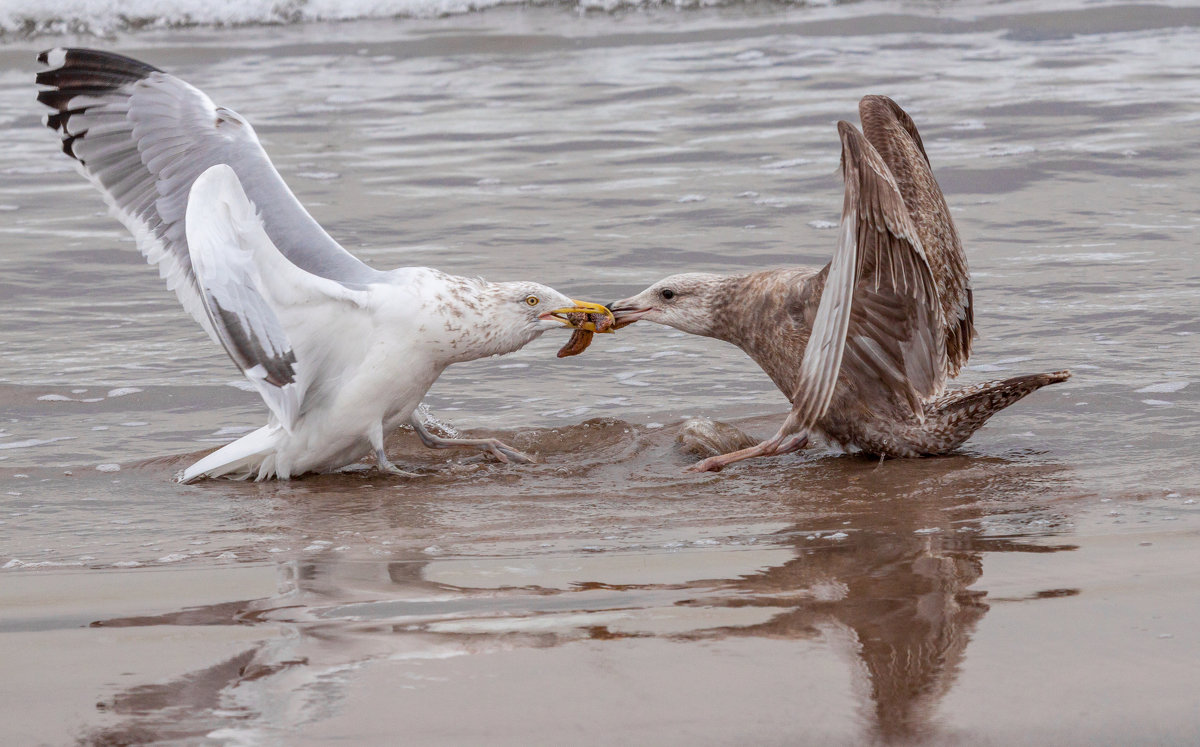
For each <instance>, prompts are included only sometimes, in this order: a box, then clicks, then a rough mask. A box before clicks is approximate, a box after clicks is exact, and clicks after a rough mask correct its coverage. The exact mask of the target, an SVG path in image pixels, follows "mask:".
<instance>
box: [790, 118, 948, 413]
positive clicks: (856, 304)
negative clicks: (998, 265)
mask: <svg viewBox="0 0 1200 747" xmlns="http://www.w3.org/2000/svg"><path fill="white" fill-rule="evenodd" d="M838 133H839V134H840V135H841V139H842V175H843V179H844V181H845V184H846V192H845V199H844V202H843V205H842V223H841V230H840V231H839V236H838V247H837V250H836V252H835V253H834V256H833V260H832V261H831V262H830V264H829V266H828V268H827V269H826V271H825V272H826V277H825V285H824V289H823V291H822V293H821V300H820V302H819V305H818V307H817V315H816V319H815V321H814V323H813V329H812V334H811V336H810V337H809V341H808V344H807V346H806V347H805V350H804V358H803V360H802V362H801V366H800V381H799V385H798V386H797V388H796V392H795V394H794V396H793V397H792V414H791V416H790V417H789V426H790V427H789V428H788V430H789V431H791V432H797V431H800V430H805V431H807V430H810V429H812V428H813V427H814V426H815V425H816V424H817V421H819V420H820V419H821V418H822V417H823V416H824V415H825V412H826V410H827V409H828V408H829V405H830V403H831V402H832V401H833V399H834V396H835V394H836V395H837V396H838V398H839V399H840V400H842V401H848V400H853V401H855V402H856V403H857V404H858V405H859V406H861V407H864V408H876V407H886V406H888V405H889V404H890V403H896V402H899V403H902V404H903V405H907V406H908V407H910V408H911V410H912V414H913V415H914V416H915V417H917V418H920V417H921V415H922V412H923V407H922V399H923V398H925V397H928V396H930V395H932V394H934V393H936V392H938V391H940V390H941V388H942V387H943V386H944V383H945V377H946V349H945V340H944V338H943V336H942V334H941V330H940V321H941V309H940V306H939V301H938V292H937V286H936V284H935V281H934V278H933V274H932V272H931V270H930V266H929V261H928V259H927V257H926V256H925V252H924V250H923V248H922V244H921V241H920V239H919V238H918V233H917V229H916V227H915V226H914V224H913V221H912V219H911V217H910V216H909V213H908V210H907V208H906V207H905V203H904V200H903V198H902V197H901V194H900V189H899V187H898V186H897V184H896V181H895V179H894V178H893V177H892V175H891V172H890V171H889V170H888V168H887V165H886V164H885V163H884V161H883V159H882V158H881V157H880V155H879V153H878V152H877V151H876V150H875V148H874V147H873V146H872V145H871V143H870V142H868V141H867V139H866V138H865V137H864V136H863V135H862V133H860V132H859V131H858V130H857V129H856V128H855V127H854V125H852V124H850V123H849V122H839V123H838Z"/></svg>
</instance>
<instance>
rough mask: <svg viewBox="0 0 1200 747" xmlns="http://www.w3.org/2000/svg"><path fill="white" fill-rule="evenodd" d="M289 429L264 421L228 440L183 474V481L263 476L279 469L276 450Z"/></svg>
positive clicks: (181, 476) (181, 478)
mask: <svg viewBox="0 0 1200 747" xmlns="http://www.w3.org/2000/svg"><path fill="white" fill-rule="evenodd" d="M286 435H287V432H286V431H285V430H284V429H283V428H282V427H280V426H279V425H278V424H275V425H264V426H263V427H262V428H259V429H258V430H256V431H252V432H251V433H247V434H246V435H244V436H242V437H241V438H239V439H238V440H236V441H234V442H233V443H231V444H226V445H225V446H222V447H221V448H219V449H217V450H216V451H214V452H213V453H211V454H209V455H208V456H206V457H204V458H203V459H201V460H200V461H198V462H196V463H195V464H193V465H192V466H191V467H188V468H187V469H185V470H184V471H183V472H182V473H181V474H180V475H179V481H180V482H184V483H186V482H192V481H194V480H199V479H200V478H202V477H221V476H225V475H227V476H229V477H235V478H241V479H243V480H245V479H250V478H254V479H258V480H262V479H265V478H267V477H270V476H271V475H272V474H274V472H275V450H276V449H277V448H278V447H279V442H280V439H282V438H283V437H285V436H286Z"/></svg>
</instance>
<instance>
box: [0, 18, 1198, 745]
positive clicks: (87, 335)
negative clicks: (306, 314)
mask: <svg viewBox="0 0 1200 747" xmlns="http://www.w3.org/2000/svg"><path fill="white" fill-rule="evenodd" d="M181 2H182V0H181ZM31 7H32V6H31ZM172 7H174V6H172ZM247 7H248V8H252V7H257V6H252V5H248V6H247ZM442 10H443V11H445V12H444V13H433V14H432V16H430V14H429V13H423V14H417V15H424V16H428V17H412V14H408V15H404V16H401V17H386V18H369V19H358V20H346V21H340V22H337V21H329V20H320V19H319V18H315V17H309V16H304V15H303V13H302V14H301V15H300V16H298V17H297V18H296V19H293V20H294V21H295V22H288V23H282V22H278V21H280V19H278V18H273V17H268V16H264V17H263V18H261V19H259V20H265V21H272V22H273V25H263V24H261V23H248V24H245V25H229V26H212V25H180V26H176V25H172V24H173V22H170V23H168V22H165V21H164V22H163V23H161V24H157V25H156V24H150V25H149V26H147V27H144V28H137V29H134V28H129V27H123V26H121V25H120V23H117V25H116V26H115V27H112V28H108V27H104V26H103V24H101V27H100V28H99V30H101V31H102V32H103V35H101V36H96V35H91V34H83V33H59V32H57V31H55V28H56V27H54V26H53V24H47V25H46V26H45V28H43V29H42V30H43V31H47V32H53V33H41V34H38V35H30V34H29V33H21V32H20V30H19V29H17V27H16V26H10V25H7V24H9V22H10V21H11V18H10V16H5V15H3V14H0V28H2V29H3V30H4V34H3V35H2V36H0V103H2V104H3V107H2V108H0V112H3V114H0V133H2V134H3V137H4V139H5V141H6V142H7V143H8V147H6V148H3V149H0V229H2V230H3V241H2V242H0V351H3V364H2V365H0V683H3V684H0V703H2V704H3V705H0V721H2V722H3V724H4V726H3V727H0V734H2V735H3V739H0V741H2V742H3V743H4V744H6V745H8V744H12V745H26V744H28V745H40V744H53V745H58V744H98V745H99V744H143V743H170V744H237V745H242V744H254V745H258V744H281V745H282V744H287V745H296V744H301V745H307V744H313V745H317V744H331V743H347V744H395V743H408V744H479V743H487V744H512V745H517V744H522V745H524V744H564V743H572V744H629V743H655V744H732V743H755V744H759V743H761V744H872V743H875V744H912V743H916V744H935V745H942V744H947V745H948V744H972V745H977V744H985V745H992V744H994V745H1007V744H1043V743H1054V744H1079V745H1083V744H1088V745H1094V744H1114V745H1116V744H1122V745H1124V744H1167V745H1175V744H1192V743H1196V742H1197V741H1200V716H1198V715H1197V714H1200V675H1197V674H1196V667H1195V663H1194V662H1195V659H1196V652H1197V651H1200V565H1198V564H1197V563H1196V559H1197V558H1198V557H1200V503H1198V501H1200V487H1198V486H1200V461H1198V460H1197V459H1196V457H1195V448H1196V444H1197V443H1198V442H1200V384H1198V383H1197V375H1196V361H1197V357H1198V356H1197V354H1198V353H1200V348H1198V343H1197V340H1198V336H1200V315H1198V313H1197V312H1200V292H1198V290H1197V289H1198V288H1200V262H1198V261H1197V259H1196V243H1197V227H1198V226H1200V212H1198V211H1197V207H1196V204H1195V199H1194V196H1195V195H1196V194H1197V192H1198V190H1200V177H1197V174H1200V155H1197V154H1198V153H1200V147H1198V146H1200V129H1198V125H1200V110H1197V108H1196V105H1195V101H1196V98H1197V93H1198V91H1197V86H1198V84H1197V82H1196V75H1195V72H1196V63H1195V50H1196V49H1197V48H1200V10H1197V9H1195V8H1190V7H1184V6H1182V5H1180V6H1172V5H1170V4H1161V5H1159V4H1153V5H1145V6H1137V7H1135V6H1128V5H1122V4H1119V3H1109V2H1102V3H1095V4H1088V5H1084V4H1080V3H1071V2H1063V3H1058V4H1054V5H1053V7H1051V6H1047V5H1045V4H1033V3H1011V4H1003V5H994V4H984V3H974V2H970V3H956V4H950V5H929V4H925V3H916V2H864V3H852V4H845V5H828V6H826V5H814V6H801V5H788V4H759V3H752V4H734V5H725V6H721V7H706V8H698V7H697V8H692V7H680V8H675V7H628V6H625V7H621V8H617V9H615V10H611V11H604V10H598V9H596V8H593V7H591V6H575V5H571V6H538V7H530V6H525V5H516V6H504V7H494V8H489V9H487V10H475V11H470V12H458V10H460V9H447V8H443V9H442ZM247 12H249V11H247ZM317 12H318V8H317V6H313V7H312V8H308V9H307V10H305V11H304V13H317ZM251 20H253V19H251ZM12 23H14V24H15V23H16V22H15V21H13V22H12ZM60 31H61V29H60ZM55 45H80V46H94V47H100V48H105V49H111V50H113V51H117V52H120V53H122V54H126V55H130V56H133V57H137V58H139V59H144V60H146V61H148V62H150V63H152V64H155V65H157V66H159V67H162V68H164V69H167V70H169V71H170V72H172V73H175V74H177V75H180V76H181V77H183V78H185V79H186V80H188V81H189V82H191V83H192V84H194V85H196V86H198V87H200V88H202V89H203V90H205V91H206V92H208V93H209V94H210V95H211V96H212V97H213V99H214V100H216V101H217V102H218V103H220V104H223V105H225V106H228V107H230V108H232V109H235V110H236V111H238V112H239V113H240V114H241V115H243V116H244V117H246V118H247V119H248V120H249V121H250V122H252V123H253V124H254V127H255V129H256V131H257V132H258V135H259V137H260V138H261V140H262V141H263V144H264V146H265V148H266V149H267V151H268V153H269V154H270V155H271V157H272V159H273V160H274V162H275V164H276V166H277V167H278V168H279V171H280V172H281V174H282V175H283V177H284V178H285V180H286V181H287V182H288V184H289V185H290V186H291V187H292V189H293V191H294V192H295V193H296V194H297V196H298V197H299V198H300V200H301V201H302V202H303V203H304V204H305V205H306V206H307V207H308V209H309V210H310V211H311V212H312V214H313V215H314V216H315V217H316V218H317V219H318V220H319V221H320V222H321V223H322V224H323V225H324V226H325V227H326V228H327V230H328V231H329V232H330V233H331V235H333V236H334V237H335V238H336V239H338V240H339V241H340V242H341V243H342V244H343V245H344V246H345V247H346V248H347V249H349V250H350V251H352V252H354V253H355V254H356V255H357V256H359V257H361V258H363V259H364V261H366V262H367V263H369V264H370V265H371V266H373V267H378V268H391V267H398V266H404V265H414V264H417V265H428V266H432V267H437V268H440V269H443V270H446V271H450V272H455V273H460V274H464V275H482V276H485V277H487V278H489V279H493V280H513V279H530V280H536V281H539V282H543V283H547V284H549V285H551V286H554V287H556V288H559V289H561V290H563V291H564V292H569V293H570V294H572V295H573V296H574V297H577V298H586V299H593V300H600V301H606V300H610V299H613V298H621V297H624V296H628V295H631V294H632V293H634V292H636V291H638V290H640V289H642V288H644V287H645V286H646V285H648V284H649V283H651V282H652V281H654V280H657V279H658V278H661V277H663V276H664V275H667V274H670V273H673V272H678V271H683V270H698V271H717V272H740V271H748V270H751V269H757V268H767V267H778V266H785V265H790V264H822V263H824V262H826V261H828V258H829V256H830V255H831V254H832V251H833V247H834V245H835V243H836V234H837V231H836V226H837V221H838V218H839V212H840V209H841V205H842V185H841V182H840V178H839V175H838V170H837V167H838V156H839V150H838V138H837V132H836V128H835V123H836V122H837V120H839V119H851V120H853V119H855V111H856V109H855V107H856V105H857V101H858V99H859V97H861V96H863V95H866V94H871V93H877V94H886V95H889V96H891V97H893V98H895V99H896V100H897V101H899V102H900V103H901V104H903V105H904V106H905V108H906V109H907V110H908V111H909V112H910V113H911V114H912V116H913V118H914V119H915V120H916V121H917V123H918V125H919V126H920V128H921V132H922V135H923V137H924V142H925V146H926V148H927V150H928V153H929V158H930V160H931V162H932V164H933V168H934V172H935V174H936V175H937V177H938V180H939V182H940V184H941V186H942V188H943V190H944V192H945V193H946V196H947V199H948V202H949V204H950V206H951V208H952V210H953V213H954V218H955V221H956V222H957V224H958V229H959V231H960V233H961V234H962V236H963V239H964V243H965V245H966V247H967V255H968V258H969V261H970V264H971V270H972V277H973V281H974V294H975V300H976V318H977V324H978V327H979V330H980V333H981V336H980V338H979V340H978V341H977V342H976V346H975V351H974V353H973V355H972V358H971V362H970V365H969V367H968V369H967V370H966V371H965V372H964V373H963V375H962V377H961V381H962V382H963V383H967V384H969V383H974V382H979V381H984V380H987V379H992V378H999V377H1004V376H1010V375H1016V374H1018V373H1025V372H1035V371H1052V370H1057V369H1062V368H1069V369H1071V370H1072V372H1073V377H1072V379H1071V380H1070V381H1069V382H1067V383H1065V384H1062V385H1059V386H1055V387H1051V388H1047V389H1046V390H1043V391H1041V392H1038V393H1036V394H1034V395H1032V396H1030V397H1029V398H1028V399H1027V400H1025V401H1023V402H1021V403H1019V404H1018V405H1015V406H1014V407H1012V408H1011V409H1009V410H1006V411H1004V412H1003V413H1001V414H1000V415H998V416H997V417H995V418H994V419H993V420H992V421H991V422H990V423H989V424H988V425H987V426H986V427H985V428H984V429H982V430H981V431H979V432H978V433H977V434H976V435H975V436H974V437H973V438H972V439H971V440H970V441H969V442H967V444H966V445H965V446H964V447H962V448H961V449H960V450H959V451H958V452H957V453H955V454H954V455H951V456H947V457H940V458H932V459H922V460H888V461H884V462H882V463H881V462H879V461H877V460H873V459H867V458H863V457H859V456H854V455H844V454H839V453H838V452H837V451H836V450H834V449H832V448H828V447H823V446H822V447H819V448H816V449H810V450H808V451H805V452H803V453H801V454H797V455H793V456H788V457H784V458H780V459H777V460H773V461H772V460H763V461H753V462H747V463H745V464H740V465H735V466H733V467H730V468H728V469H727V470H725V471H723V472H721V473H719V474H708V475H695V474H686V473H684V472H683V470H684V468H685V467H686V466H687V465H689V464H691V463H692V462H694V461H695V459H696V456H695V455H694V454H691V453H689V452H688V451H687V450H685V449H683V448H681V446H680V444H679V443H678V436H679V434H680V432H681V424H682V423H683V422H684V421H686V420H687V419H688V418H692V417H708V418H712V419H715V420H719V421H723V422H728V423H731V424H733V425H735V426H737V427H738V428H741V429H743V430H744V431H746V432H747V433H750V434H752V435H754V436H758V437H765V436H768V435H769V434H770V433H772V432H773V430H774V429H775V427H776V426H777V425H778V423H779V422H780V420H781V418H782V414H783V413H784V412H785V411H786V407H787V402H786V400H785V399H784V398H783V396H782V395H781V394H780V393H779V392H778V390H777V389H776V388H775V387H774V385H772V383H771V382H770V380H769V379H768V378H767V377H766V376H765V375H764V374H763V373H762V372H761V371H760V370H759V368H758V367H757V366H756V365H755V364H754V363H753V362H752V361H751V360H749V358H747V357H746V356H745V355H744V354H743V353H742V352H741V351H739V350H738V349H736V348H734V347H732V346H729V345H726V344H723V343H720V342H717V341H715V340H708V339H702V338H699V337H692V336H686V335H683V334H682V333H678V332H675V331H674V330H671V329H668V328H665V327H658V326H654V325H649V324H637V325H633V326H631V327H628V328H626V329H623V330H621V331H619V332H618V333H617V334H615V335H605V336H602V337H598V338H597V340H596V341H595V342H594V344H593V345H592V347H591V349H589V350H588V351H587V353H586V354H584V355H581V356H578V357H575V358H569V359H563V360H559V359H556V358H555V355H554V353H555V350H556V349H557V348H558V347H559V346H560V345H562V343H563V342H564V341H565V339H566V336H565V335H564V334H559V335H554V334H552V333H548V334H547V335H545V336H544V337H543V338H542V339H541V340H539V341H536V342H534V343H533V344H531V345H529V346H528V347H527V348H525V349H524V350H522V351H520V352H518V353H515V354H513V355H510V356H505V357H503V358H496V359H490V360H483V361H477V362H474V363H469V364H463V365H457V366H453V367H451V368H450V369H449V370H448V371H447V372H446V373H445V374H444V375H443V376H442V377H441V379H440V380H439V381H438V383H437V384H436V385H435V386H434V388H433V390H432V391H431V392H430V395H429V397H428V398H427V399H426V404H427V405H428V406H429V408H430V412H431V413H432V414H433V415H434V416H436V417H437V418H438V419H439V420H440V421H443V422H445V423H447V424H450V425H452V426H453V427H455V428H457V429H459V430H461V431H462V432H464V433H467V434H477V435H494V436H498V437H501V438H503V439H504V440H506V441H509V442H510V443H512V444H513V445H514V446H516V447H517V448H520V449H523V450H526V451H528V452H531V453H533V454H535V455H536V456H537V457H538V462H539V463H538V464H535V465H528V466H521V465H503V464H498V463H495V462H493V461H489V460H487V459H485V458H483V457H482V456H479V455H475V454H471V453H451V452H434V451H430V450H427V449H425V448H423V447H422V446H421V444H420V442H419V441H418V440H417V438H416V436H415V435H414V434H413V433H411V432H409V431H401V432H398V433H396V434H394V435H393V436H392V438H391V439H390V440H389V442H388V451H389V454H390V455H391V458H392V460H393V461H394V462H395V463H396V464H397V465H400V466H402V467H404V468H405V469H409V470H413V471H416V472H418V473H420V474H421V475H422V476H421V477H419V478H411V479H401V478H394V477H387V476H383V475H380V474H378V473H375V472H373V471H369V470H362V471H355V472H351V473H346V474H335V475H320V476H313V477H308V478H305V479H301V480H295V481H290V482H266V483H241V482H232V481H208V482H201V483H197V484H194V485H186V486H185V485H179V484H177V483H176V482H175V481H174V476H175V474H176V473H177V472H178V471H179V470H181V469H182V468H183V467H185V466H187V465H189V464H191V463H192V462H194V461H195V460H196V459H198V458H199V457H200V456H202V455H203V454H205V453H207V452H209V451H211V450H212V449H214V448H216V447H217V446H219V445H220V444H223V443H226V442H228V441H230V440H232V439H233V438H236V437H237V436H239V435H241V434H244V433H246V432H248V431H250V430H251V429H253V428H256V427H258V426H259V425H261V424H262V423H263V422H265V419H266V409H265V408H264V406H263V405H262V403H261V401H260V400H259V398H258V396H257V395H256V394H255V393H254V392H253V391H248V389H247V386H246V385H245V382H244V381H242V380H240V378H239V376H238V372H237V369H236V368H235V367H234V366H233V365H232V364H231V363H230V361H229V359H228V358H227V357H226V355H225V354H224V352H223V351H222V350H221V349H220V348H219V347H217V346H215V345H213V344H212V343H211V342H210V341H209V340H208V339H207V337H206V336H205V335H204V333H203V331H202V330H200V328H199V327H198V326H197V325H196V324H195V323H194V322H193V321H192V320H191V319H190V318H189V317H188V316H187V314H186V313H185V312H183V311H182V310H181V309H180V307H179V304H178V302H177V301H176V299H175V298H174V297H173V295H172V294H170V293H169V292H167V291H165V290H164V289H163V287H162V283H161V281H160V280H159V279H158V277H157V276H156V273H155V271H154V270H153V269H152V268H148V267H147V266H146V265H145V263H144V260H143V259H142V257H141V256H140V255H139V254H138V253H137V251H136V249H135V247H134V244H133V241H132V240H131V239H130V238H129V236H128V235H127V234H126V233H125V231H124V229H123V228H122V227H121V226H120V225H119V224H117V223H116V221H114V220H113V219H111V218H110V217H108V216H107V215H106V214H105V208H104V205H103V202H102V200H101V198H100V197H99V195H98V194H96V193H95V191H94V190H93V189H92V187H91V186H90V185H89V184H87V183H86V181H85V180H83V179H81V178H80V177H79V176H78V175H77V174H76V173H75V172H74V170H73V168H72V165H71V162H70V159H68V158H66V157H65V156H63V155H62V153H61V152H60V149H59V143H58V141H57V140H56V138H55V136H54V134H53V133H52V132H50V131H49V130H47V129H46V128H45V127H43V126H42V124H41V116H42V113H43V112H42V111H40V109H39V105H38V104H37V102H36V100H35V96H36V89H35V86H34V84H33V78H34V75H35V73H36V71H37V70H38V65H37V63H36V61H35V59H34V58H35V56H36V53H37V52H38V51H41V50H42V49H45V48H47V47H51V46H55Z"/></svg>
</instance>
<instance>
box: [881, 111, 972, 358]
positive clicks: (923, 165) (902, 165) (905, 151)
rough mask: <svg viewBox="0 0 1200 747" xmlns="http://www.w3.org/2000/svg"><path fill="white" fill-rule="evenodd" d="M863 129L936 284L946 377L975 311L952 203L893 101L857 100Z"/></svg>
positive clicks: (967, 342)
mask: <svg viewBox="0 0 1200 747" xmlns="http://www.w3.org/2000/svg"><path fill="white" fill-rule="evenodd" d="M858 112H859V117H860V118H861V119H862V128H863V134H864V135H865V136H866V138H867V140H868V141H870V143H871V145H873V146H874V147H875V150H876V151H877V152H878V153H879V155H880V156H881V157H882V159H883V162H884V163H886V164H887V168H888V170H889V171H890V172H891V174H892V176H893V177H894V178H895V181H896V184H897V186H898V187H899V189H900V194H901V196H902V197H903V198H904V204H905V206H906V207H907V208H908V214H909V216H910V217H911V218H912V221H913V223H914V225H915V226H916V229H917V236H918V237H919V238H920V241H921V245H922V247H923V248H924V250H925V256H926V257H927V259H928V261H929V266H930V269H931V270H932V271H933V277H934V280H935V281H936V283H937V292H938V296H939V298H940V299H941V308H942V315H943V320H942V325H943V327H944V330H945V339H946V356H947V363H948V366H949V370H948V373H949V375H950V376H956V375H957V374H958V372H959V370H960V369H961V368H962V367H963V366H964V365H965V364H966V362H967V359H968V358H969V357H970V355H971V342H972V339H973V338H974V337H975V335H976V333H975V312H974V307H973V294H972V292H971V276H970V273H969V271H968V269H967V256H966V253H965V252H964V251H963V246H962V241H961V240H960V239H959V236H958V230H957V229H956V228H955V226H954V219H953V218H951V216H950V208H949V206H947V205H946V198H945V197H944V196H943V195H942V190H941V187H939V186H938V183H937V180H936V179H935V178H934V176H933V171H932V169H931V168H930V164H929V156H928V155H927V154H926V152H925V145H924V143H922V142H921V135H920V133H918V132H917V126H916V124H915V123H914V122H913V121H912V118H911V117H909V116H908V113H907V112H905V111H904V110H903V109H901V108H900V106H899V105H898V104H896V102H895V101H892V100H891V99H890V98H888V97H886V96H866V97H864V98H863V99H862V101H860V102H859V105H858Z"/></svg>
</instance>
